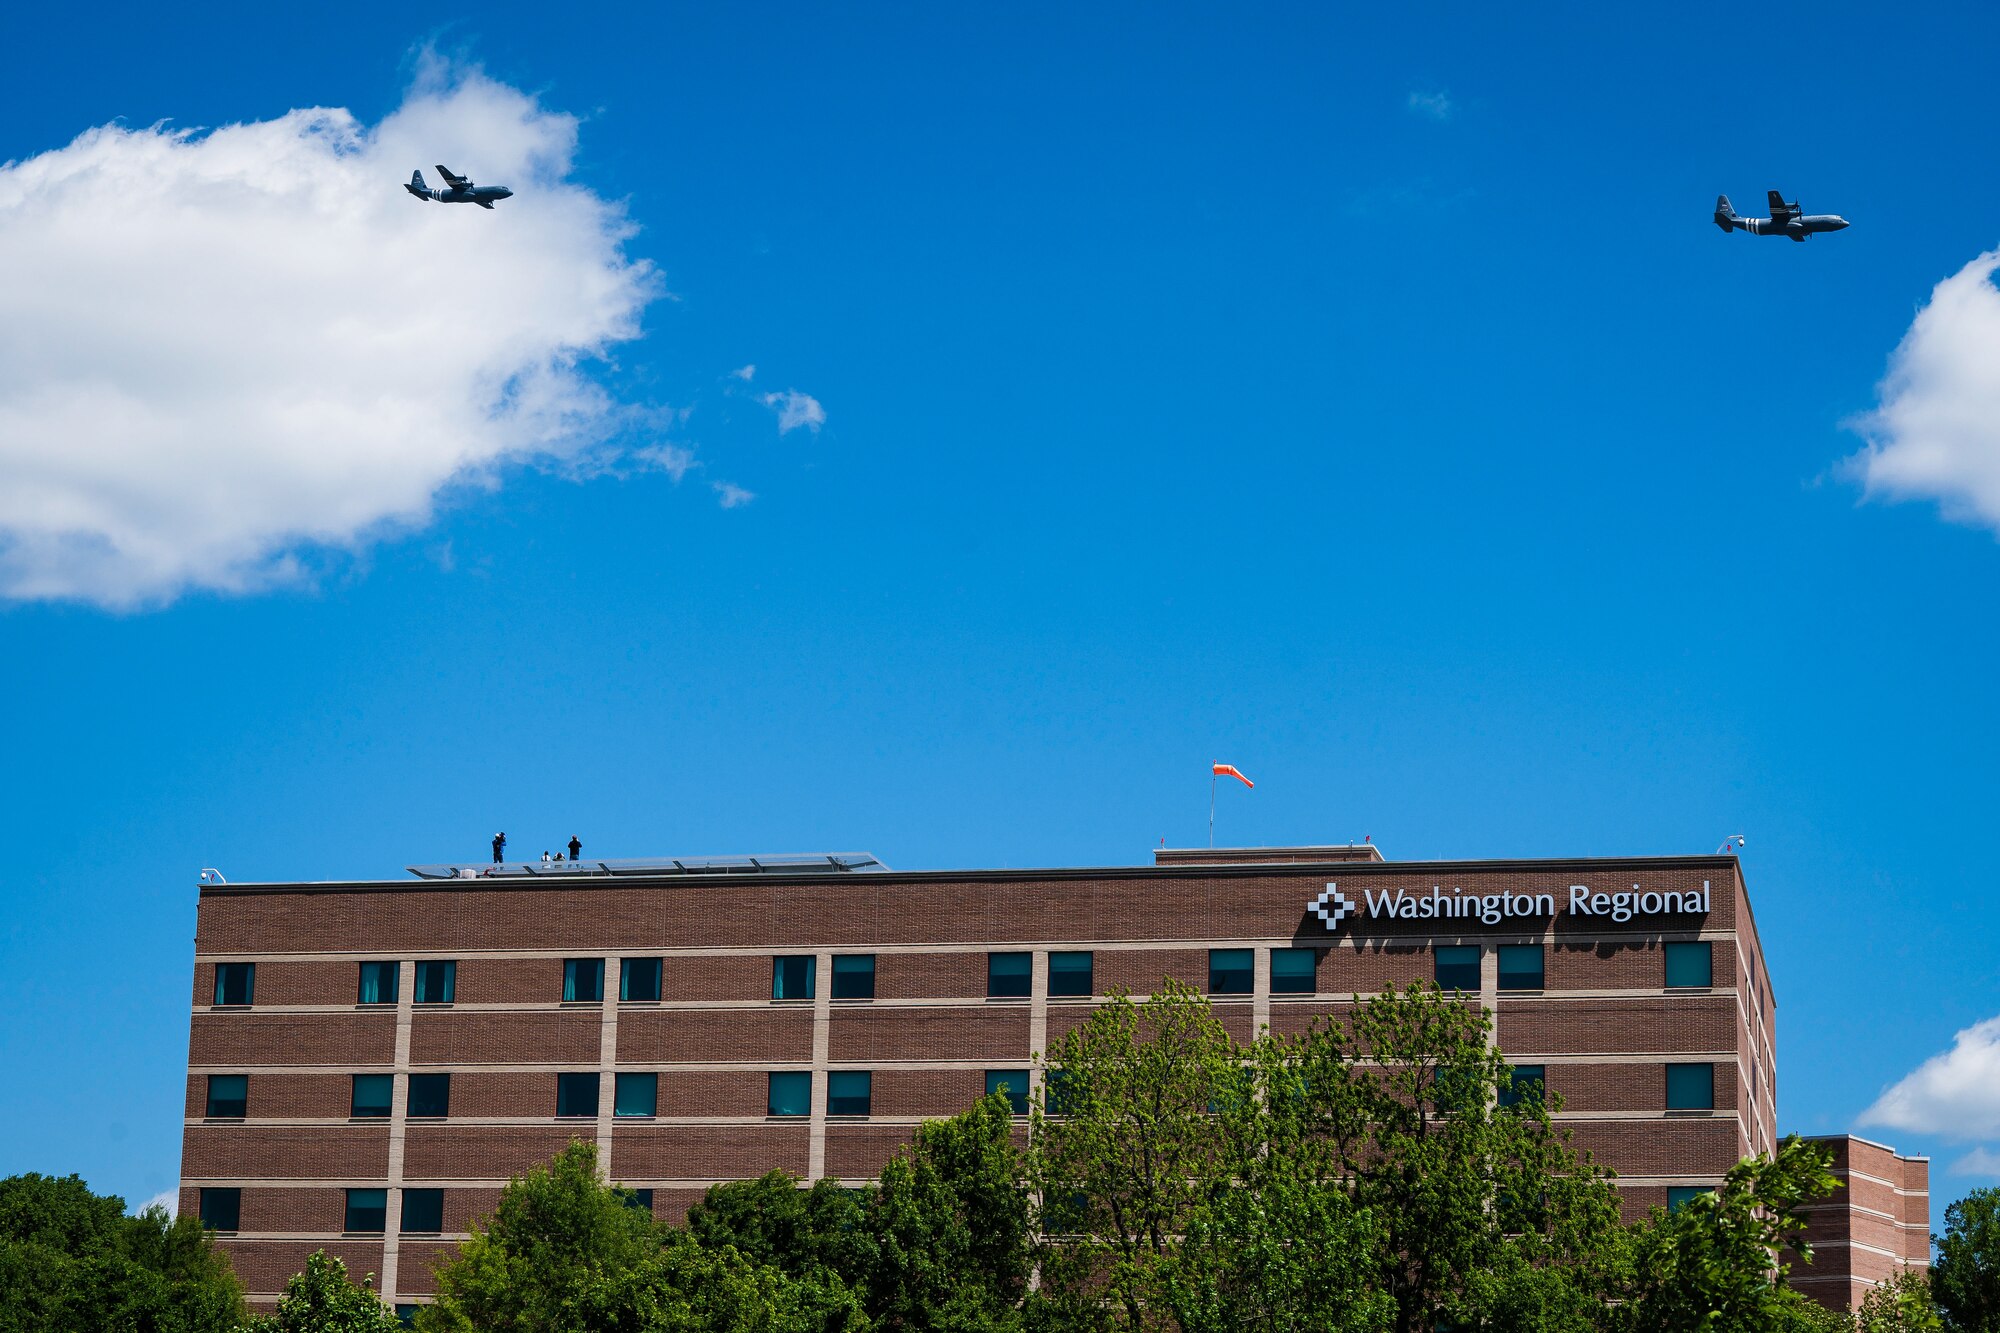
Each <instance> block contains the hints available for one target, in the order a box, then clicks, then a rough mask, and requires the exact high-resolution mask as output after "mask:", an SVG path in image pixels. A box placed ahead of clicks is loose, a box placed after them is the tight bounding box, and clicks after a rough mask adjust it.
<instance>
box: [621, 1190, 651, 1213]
mask: <svg viewBox="0 0 2000 1333" xmlns="http://www.w3.org/2000/svg"><path fill="white" fill-rule="evenodd" d="M618 1201H619V1202H620V1203H622V1204H624V1205H625V1206H626V1207H627V1208H636V1209H638V1210H639V1211H640V1212H642V1213H644V1214H646V1215H647V1216H648V1217H650V1216H652V1213H653V1191H652V1190H650V1189H643V1190H635V1189H631V1188H629V1187H628V1188H624V1189H620V1190H619V1191H618Z"/></svg>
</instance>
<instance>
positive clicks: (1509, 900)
mask: <svg viewBox="0 0 2000 1333" xmlns="http://www.w3.org/2000/svg"><path fill="white" fill-rule="evenodd" d="M1361 899H1362V901H1361V902H1360V903H1356V902H1354V901H1353V900H1352V899H1350V898H1349V897H1348V896H1347V895H1346V894H1344V893H1342V892H1341V891H1340V889H1339V887H1338V886H1337V885H1334V884H1328V885H1327V886H1326V892H1324V893H1322V894H1320V895H1319V896H1318V897H1317V898H1315V899H1313V901H1312V904H1311V911H1312V914H1313V915H1314V916H1316V917H1318V918H1319V919H1320V920H1321V921H1322V922H1324V923H1325V925H1326V928H1327V929H1328V930H1338V929H1340V923H1341V922H1342V921H1344V920H1346V919H1347V918H1348V917H1349V916H1352V915H1357V914H1358V915H1363V916H1370V917H1378V918H1386V919H1389V920H1395V921H1477V922H1479V923H1480V924H1481V925H1487V926H1497V925H1499V924H1500V923H1501V922H1502V921H1505V920H1507V919H1508V918H1509V917H1527V918H1547V917H1552V916H1554V915H1555V914H1556V895H1555V894H1553V893H1467V892H1466V891H1465V890H1463V889H1459V888H1454V889H1452V890H1451V891H1450V892H1449V893H1447V892H1446V891H1445V889H1444V887H1443V886H1442V885H1437V884H1433V885H1432V886H1431V891H1430V892H1429V893H1428V894H1424V893H1414V894H1413V893H1411V892H1410V891H1409V890H1408V889H1395V890H1389V889H1381V890H1376V889H1363V890H1362V891H1361ZM1708 905H1709V885H1708V881H1707V880H1703V881H1702V882H1701V891H1700V892H1699V893H1697V892H1695V891H1694V890H1692V889H1687V890H1680V889H1675V890H1671V891H1661V890H1657V889H1641V888H1640V887H1639V886H1638V885H1637V884H1634V885H1633V886H1632V889H1631V891H1630V892H1629V893H1628V892H1626V891H1624V890H1620V891H1618V892H1616V893H1605V892H1600V891H1599V890H1596V889H1593V888H1591V887H1590V886H1589V885H1588V884H1572V885H1570V886H1569V902H1568V904H1567V906H1566V909H1565V910H1566V912H1567V913H1568V915H1570V916H1606V917H1610V918H1611V919H1612V920H1613V921H1630V920H1631V919H1632V918H1633V917H1635V916H1663V915H1667V914H1674V913H1677V914H1687V913H1694V914H1699V915H1706V914H1707V912H1708Z"/></svg>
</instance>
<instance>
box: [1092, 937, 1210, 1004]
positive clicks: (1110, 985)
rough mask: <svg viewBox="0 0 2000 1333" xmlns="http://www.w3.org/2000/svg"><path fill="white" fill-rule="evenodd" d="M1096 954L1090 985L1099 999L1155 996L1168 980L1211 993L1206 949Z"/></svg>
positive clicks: (1100, 950) (1121, 950) (1122, 950)
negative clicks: (1119, 995) (1118, 994)
mask: <svg viewBox="0 0 2000 1333" xmlns="http://www.w3.org/2000/svg"><path fill="white" fill-rule="evenodd" d="M1096 954H1097V956H1096V958H1094V959H1093V960H1092V964H1091V971H1092V976H1091V985H1092V986H1093V987H1095V988H1096V990H1097V993H1098V994H1099V995H1111V994H1113V993H1115V992H1118V991H1126V992H1128V993H1129V994H1131V995H1132V996H1134V997H1135V998H1136V997H1142V996H1147V995H1154V994H1157V993H1159V991H1160V989H1161V987H1162V986H1164V985H1165V984H1166V981H1167V979H1168V978H1169V977H1171V978H1172V979H1173V980H1175V981H1178V982H1180V983H1181V984H1182V985H1185V986H1192V987H1194V989H1196V990H1207V989H1208V950H1206V949H1099V950H1097V951H1096Z"/></svg>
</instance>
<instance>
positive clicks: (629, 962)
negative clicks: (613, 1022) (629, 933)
mask: <svg viewBox="0 0 2000 1333" xmlns="http://www.w3.org/2000/svg"><path fill="white" fill-rule="evenodd" d="M660 972H661V965H660V960H659V959H657V958H627V959H626V960H625V961H624V962H622V963H620V964H619V965H618V998H619V999H621V1000H638V1001H641V1002H650V1001H654V1000H657V999H659V998H660Z"/></svg>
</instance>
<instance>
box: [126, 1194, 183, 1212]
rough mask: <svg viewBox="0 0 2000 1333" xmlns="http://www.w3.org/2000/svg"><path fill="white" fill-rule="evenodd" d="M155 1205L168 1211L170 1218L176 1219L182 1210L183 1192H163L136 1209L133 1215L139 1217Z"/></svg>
mask: <svg viewBox="0 0 2000 1333" xmlns="http://www.w3.org/2000/svg"><path fill="white" fill-rule="evenodd" d="M155 1204H157V1205H159V1206H160V1207H162V1208H164V1209H166V1210H167V1216H168V1217H174V1216H176V1215H178V1214H179V1212H180V1210H181V1192H180V1191H179V1190H161V1191H160V1192H159V1193H158V1194H155V1195H154V1196H153V1197H152V1198H150V1199H148V1200H146V1201H145V1202H144V1203H142V1204H140V1205H139V1206H138V1207H137V1208H134V1209H133V1210H132V1215H133V1216H134V1217H137V1216H138V1215H139V1214H140V1213H143V1212H145V1211H146V1210H147V1209H148V1208H151V1207H153V1206H154V1205H155Z"/></svg>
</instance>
